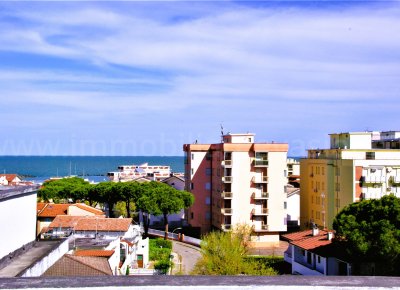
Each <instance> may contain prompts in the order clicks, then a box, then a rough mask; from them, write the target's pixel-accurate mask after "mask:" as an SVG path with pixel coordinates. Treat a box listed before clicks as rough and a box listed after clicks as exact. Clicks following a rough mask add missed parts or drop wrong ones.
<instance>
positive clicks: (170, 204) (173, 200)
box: [137, 181, 194, 239]
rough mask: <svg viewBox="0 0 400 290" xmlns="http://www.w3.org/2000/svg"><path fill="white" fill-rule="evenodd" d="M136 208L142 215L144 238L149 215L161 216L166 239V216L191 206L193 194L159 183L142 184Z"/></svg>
mask: <svg viewBox="0 0 400 290" xmlns="http://www.w3.org/2000/svg"><path fill="white" fill-rule="evenodd" d="M141 186H142V192H141V195H140V198H138V200H137V207H138V208H139V209H140V210H141V211H142V213H143V221H144V230H145V236H147V234H148V228H149V224H150V215H155V216H157V215H163V217H164V227H165V236H164V238H165V239H167V238H168V215H170V214H172V213H178V212H179V211H180V210H182V209H184V208H187V207H189V206H191V205H192V204H193V202H194V197H193V194H191V193H190V192H187V191H180V190H176V189H175V188H173V187H171V186H169V185H167V184H165V183H160V182H155V181H152V182H149V183H143V184H142V185H141Z"/></svg>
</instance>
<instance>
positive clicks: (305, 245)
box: [282, 230, 333, 250]
mask: <svg viewBox="0 0 400 290" xmlns="http://www.w3.org/2000/svg"><path fill="white" fill-rule="evenodd" d="M327 234H328V231H324V230H319V231H318V234H317V235H315V236H313V234H312V230H307V231H302V232H295V233H291V234H286V235H283V236H282V237H283V238H284V239H287V240H288V241H289V242H290V244H292V245H294V246H297V247H300V248H302V249H304V250H312V249H316V248H319V247H323V246H326V245H329V244H331V243H332V240H328V237H327ZM332 234H333V233H332Z"/></svg>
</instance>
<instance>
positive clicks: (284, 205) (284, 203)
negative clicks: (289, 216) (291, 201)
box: [283, 201, 287, 209]
mask: <svg viewBox="0 0 400 290" xmlns="http://www.w3.org/2000/svg"><path fill="white" fill-rule="evenodd" d="M283 208H284V209H287V202H286V201H284V202H283Z"/></svg>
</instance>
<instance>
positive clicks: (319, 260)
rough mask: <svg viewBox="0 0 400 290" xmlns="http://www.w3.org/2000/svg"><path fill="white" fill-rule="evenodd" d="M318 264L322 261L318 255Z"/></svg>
mask: <svg viewBox="0 0 400 290" xmlns="http://www.w3.org/2000/svg"><path fill="white" fill-rule="evenodd" d="M317 260H318V264H320V263H321V256H317Z"/></svg>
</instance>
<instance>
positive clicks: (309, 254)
mask: <svg viewBox="0 0 400 290" xmlns="http://www.w3.org/2000/svg"><path fill="white" fill-rule="evenodd" d="M307 263H308V264H311V253H310V252H307Z"/></svg>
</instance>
